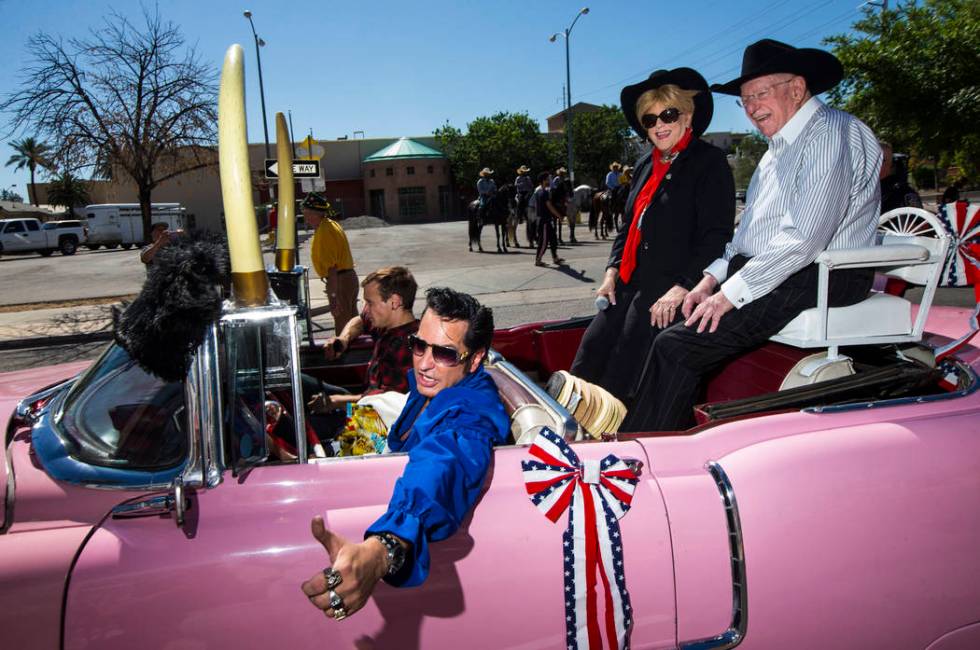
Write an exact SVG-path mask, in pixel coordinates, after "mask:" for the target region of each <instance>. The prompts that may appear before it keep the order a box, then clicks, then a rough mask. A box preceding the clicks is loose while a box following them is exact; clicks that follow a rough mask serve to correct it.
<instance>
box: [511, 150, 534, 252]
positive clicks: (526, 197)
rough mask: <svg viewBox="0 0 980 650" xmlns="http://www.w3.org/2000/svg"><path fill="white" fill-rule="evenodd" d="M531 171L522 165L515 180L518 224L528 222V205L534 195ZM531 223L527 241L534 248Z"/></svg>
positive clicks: (528, 228)
mask: <svg viewBox="0 0 980 650" xmlns="http://www.w3.org/2000/svg"><path fill="white" fill-rule="evenodd" d="M529 171H531V169H530V167H528V166H527V165H521V166H520V167H518V168H517V178H515V179H514V189H515V190H517V221H518V223H521V222H524V221H526V220H527V205H528V203H529V202H530V200H531V195H532V194H534V181H533V180H531V176H530V175H529V174H528V172H529ZM531 230H532V228H531V222H530V221H528V223H527V240H528V244H527V245H528V246H529V247H530V248H534V238H533V237H532V235H531Z"/></svg>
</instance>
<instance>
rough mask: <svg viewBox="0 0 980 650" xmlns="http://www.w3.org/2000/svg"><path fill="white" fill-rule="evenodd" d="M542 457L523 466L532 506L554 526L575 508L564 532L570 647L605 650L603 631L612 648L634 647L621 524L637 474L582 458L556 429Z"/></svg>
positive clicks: (540, 448)
mask: <svg viewBox="0 0 980 650" xmlns="http://www.w3.org/2000/svg"><path fill="white" fill-rule="evenodd" d="M530 454H531V456H533V457H534V458H535V459H537V460H525V461H522V462H521V466H522V467H523V470H524V483H525V486H526V488H527V493H528V494H529V495H530V497H531V502H532V503H533V504H534V505H535V506H536V507H537V508H538V510H540V511H541V512H542V513H544V515H545V516H546V517H547V518H548V519H550V520H551V521H552V522H557V521H558V519H559V518H560V517H561V516H562V514H563V513H564V512H565V511H566V510H569V511H570V514H569V517H568V527H567V528H566V529H565V532H564V534H563V535H562V542H563V549H562V550H563V554H564V571H565V583H564V588H565V591H564V600H565V635H566V645H567V647H568V648H569V650H599V649H600V648H602V638H601V629H602V628H605V636H606V639H607V641H608V645H609V648H611V649H612V650H629V636H630V630H631V628H632V626H633V616H632V614H633V612H632V609H631V607H630V597H629V592H628V591H627V590H626V575H625V571H624V569H625V567H624V565H623V542H622V537H621V535H620V531H619V519H620V518H621V517H622V516H623V515H625V514H626V511H627V510H629V508H630V503H631V502H632V500H633V492H634V490H635V489H636V484H637V482H638V479H637V475H636V472H634V471H633V469H632V468H631V467H630V466H629V465H627V464H626V463H625V462H623V461H622V460H620V459H619V458H617V457H616V456H613V455H612V454H610V455H608V456H606V457H605V458H603V459H602V460H585V461H580V460H579V458H578V456H577V455H576V454H575V452H574V451H572V448H571V447H569V446H568V444H566V443H565V441H564V440H563V439H562V437H561V436H559V435H557V434H556V433H555V432H554V431H552V430H551V429H547V428H545V429H542V430H541V432H540V433H539V434H538V436H537V438H536V439H535V441H534V444H533V445H532V446H531V449H530ZM600 580H601V582H602V586H603V590H604V598H605V618H604V620H602V621H600V620H599V615H598V599H597V594H596V586H597V584H598V581H600Z"/></svg>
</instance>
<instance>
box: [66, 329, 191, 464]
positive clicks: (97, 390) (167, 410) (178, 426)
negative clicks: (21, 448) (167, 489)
mask: <svg viewBox="0 0 980 650" xmlns="http://www.w3.org/2000/svg"><path fill="white" fill-rule="evenodd" d="M57 425H58V429H59V431H60V432H61V433H62V435H64V436H66V437H67V438H68V439H69V441H70V442H71V443H74V444H72V445H71V448H72V451H71V455H72V456H74V457H75V458H76V459H78V460H80V461H82V462H86V463H90V464H93V465H101V466H106V467H115V468H121V469H122V468H124V469H147V470H160V469H166V468H169V467H174V466H176V465H177V464H178V463H180V462H182V461H183V460H184V459H185V457H186V455H187V433H186V428H185V419H184V386H183V384H182V383H168V382H165V381H163V380H162V379H159V378H157V377H155V376H153V375H150V374H148V373H147V372H146V371H145V370H143V369H142V368H140V367H139V365H137V364H136V362H135V361H133V360H132V359H130V357H129V355H128V354H127V353H126V351H125V350H123V349H122V348H121V347H119V346H118V345H111V346H110V347H109V348H108V349H107V350H106V352H105V353H104V354H103V355H102V356H101V357H100V358H99V360H98V361H96V362H95V364H94V365H93V366H92V367H91V368H90V369H89V370H88V371H87V372H86V373H85V374H84V375H82V377H80V378H79V380H78V381H77V382H75V384H74V386H72V388H71V391H70V392H69V393H68V396H67V397H66V399H65V404H64V408H63V413H62V416H61V418H60V421H58V422H57Z"/></svg>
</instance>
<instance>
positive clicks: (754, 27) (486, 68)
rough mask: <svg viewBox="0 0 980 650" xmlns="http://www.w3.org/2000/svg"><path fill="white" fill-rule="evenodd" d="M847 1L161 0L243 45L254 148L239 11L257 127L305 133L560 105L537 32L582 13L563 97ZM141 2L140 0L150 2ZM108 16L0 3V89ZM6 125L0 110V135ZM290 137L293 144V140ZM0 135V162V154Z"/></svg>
mask: <svg viewBox="0 0 980 650" xmlns="http://www.w3.org/2000/svg"><path fill="white" fill-rule="evenodd" d="M859 5H860V2H859V0H806V1H803V0H672V1H664V0H660V1H657V2H652V1H635V2H629V3H626V2H614V1H611V0H599V1H598V2H592V3H585V4H583V3H581V2H568V1H561V0H523V1H510V0H496V1H494V2H487V3H471V2H425V1H419V2H414V3H409V2H404V1H389V0H384V1H371V0H362V1H361V2H350V1H345V2H335V1H332V0H318V1H312V0H286V1H282V0H279V1H276V2H273V1H266V0H248V1H247V2H246V1H242V2H239V1H238V0H232V1H227V0H160V1H159V3H158V6H159V9H160V12H161V14H162V15H163V16H164V17H166V18H168V19H170V20H172V21H173V22H174V23H176V24H177V25H178V26H179V27H180V28H181V29H182V31H183V32H184V35H185V36H186V37H187V40H188V42H189V43H191V44H194V45H196V46H197V48H198V50H199V51H200V53H201V55H202V57H203V58H204V59H205V60H206V61H210V62H213V64H214V65H215V66H216V67H220V64H221V60H222V57H223V55H224V51H225V49H226V48H227V47H228V46H229V45H230V44H232V43H241V44H242V45H243V46H245V47H246V53H247V57H246V75H247V84H248V86H247V98H246V101H247V106H248V111H249V112H248V123H249V139H250V140H251V141H253V142H261V141H262V139H263V135H262V114H261V110H260V105H259V92H258V77H257V74H256V67H255V50H254V41H253V40H252V33H251V30H250V28H249V25H248V21H247V20H246V19H245V18H244V17H243V15H242V11H243V10H245V9H249V10H251V11H252V13H253V17H252V18H253V20H254V22H255V27H256V30H257V31H258V33H259V36H260V37H262V39H263V40H265V41H266V43H267V45H266V46H265V47H263V48H262V72H263V77H264V85H265V97H266V108H267V111H268V115H269V124H270V132H272V134H273V135H272V137H273V138H274V137H275V136H274V127H273V122H272V121H273V115H274V114H275V112H276V111H283V112H285V111H286V110H287V109H289V110H292V113H293V124H294V127H295V130H296V134H297V136H299V137H302V136H303V135H304V134H305V133H308V132H309V129H310V128H312V129H313V132H314V136H315V137H317V138H324V139H327V138H336V137H338V136H343V135H348V136H350V135H352V134H353V132H354V131H364V133H365V135H366V136H367V137H382V136H400V135H409V136H411V135H424V134H429V133H431V132H432V130H433V129H435V128H437V127H439V126H441V125H442V124H444V123H445V122H447V121H448V122H449V123H451V124H453V125H454V126H457V127H459V128H461V129H464V128H465V126H466V124H467V122H469V121H471V120H473V119H474V118H476V117H479V116H481V115H489V114H492V113H495V112H497V111H515V112H518V111H526V112H527V113H529V114H530V115H531V116H532V117H534V118H536V119H538V120H540V121H541V123H542V126H544V119H545V118H546V117H547V116H549V115H552V114H554V113H556V112H558V111H560V110H561V108H562V100H561V97H562V91H563V88H564V84H565V47H564V43H563V42H562V40H561V39H559V40H558V41H557V42H555V43H551V42H549V41H548V37H549V36H550V35H551V34H552V33H553V32H557V31H561V30H563V29H564V28H565V27H567V26H568V25H569V23H570V22H571V21H572V19H573V18H574V17H575V15H576V12H578V10H579V9H581V8H582V7H583V6H588V7H589V8H590V13H589V14H588V15H585V16H582V17H581V18H580V19H579V20H578V23H577V24H576V25H575V27H574V30H573V31H572V36H571V41H570V43H571V71H572V101H573V102H578V101H586V102H591V103H596V104H618V102H619V91H620V89H621V88H622V87H623V86H624V85H626V84H628V83H635V82H636V81H639V80H640V79H643V78H645V77H646V76H647V75H648V74H649V73H650V72H651V71H653V70H655V69H657V68H663V67H666V68H671V67H677V66H682V65H686V66H691V67H694V68H696V69H697V70H699V71H700V72H701V73H702V74H704V76H705V77H706V78H707V79H708V81H709V82H719V81H728V80H729V79H731V78H733V77H736V76H738V72H739V69H740V67H741V59H742V50H743V49H744V48H745V46H746V45H748V44H749V43H752V42H754V41H756V40H758V39H760V38H765V37H770V38H776V39H779V40H783V41H786V42H788V43H791V44H793V45H796V46H801V47H803V46H806V47H820V46H821V45H820V43H821V40H822V39H823V38H824V37H826V36H829V35H832V34H839V33H842V32H847V31H849V30H850V26H851V24H853V23H854V21H855V20H857V19H858V18H859V17H860V15H861V10H860V8H859ZM150 6H151V7H152V4H151V5H150ZM111 9H115V10H117V11H118V12H120V13H122V14H123V15H126V16H129V17H131V18H132V19H133V20H134V21H137V22H138V21H139V20H140V13H141V9H140V4H139V3H138V2H136V1H134V0H114V1H112V2H104V1H102V0H84V1H82V0H37V1H35V2H23V1H22V0H0V15H3V17H4V22H5V24H6V25H7V31H6V38H4V39H2V40H0V60H2V61H3V62H4V65H3V66H2V67H0V93H3V94H6V93H9V92H11V91H13V90H14V89H16V88H18V87H19V86H20V85H21V84H23V83H24V80H23V78H22V74H21V69H22V67H23V66H24V65H25V64H26V63H27V61H29V52H28V51H27V40H28V38H29V36H30V35H31V34H34V33H36V32H38V31H45V32H47V33H49V34H56V35H60V36H61V37H63V38H66V39H67V38H71V37H76V36H84V35H85V33H86V32H87V31H88V30H89V29H90V28H93V27H96V26H98V25H99V24H100V22H101V20H102V17H103V16H104V15H105V14H107V13H108V12H109V11H110V10H111ZM748 128H749V124H748V121H747V120H746V118H745V116H744V114H743V113H742V111H741V109H739V108H738V107H737V106H736V105H735V103H734V101H732V100H731V99H730V98H726V97H722V96H719V95H716V96H715V114H714V119H713V121H712V123H711V127H710V130H712V131H722V130H735V131H745V130H748ZM5 131H6V118H5V116H0V132H5ZM297 139H298V138H297ZM8 140H9V139H4V140H2V142H0V162H6V161H7V159H8V158H9V156H10V155H11V153H12V150H11V148H10V147H9V145H8ZM11 184H16V188H15V189H16V190H17V191H18V192H19V193H20V194H21V195H23V196H25V197H26V196H27V192H26V185H27V174H26V172H21V173H17V174H15V173H14V172H13V170H12V168H9V167H2V168H0V187H4V188H9V187H10V186H11Z"/></svg>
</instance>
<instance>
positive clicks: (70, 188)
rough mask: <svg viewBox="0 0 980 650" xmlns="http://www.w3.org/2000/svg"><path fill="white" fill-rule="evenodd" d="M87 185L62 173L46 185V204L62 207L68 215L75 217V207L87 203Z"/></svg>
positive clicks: (74, 177) (68, 174) (65, 172)
mask: <svg viewBox="0 0 980 650" xmlns="http://www.w3.org/2000/svg"><path fill="white" fill-rule="evenodd" d="M89 200H90V199H89V193H88V184H87V183H86V182H85V181H83V180H82V179H80V178H78V177H77V176H75V175H74V174H72V173H71V172H69V171H64V172H62V173H61V174H59V175H58V176H57V177H55V178H54V179H53V180H52V181H51V183H50V184H48V203H51V204H53V205H64V206H66V207H67V208H68V214H69V215H71V217H72V218H74V217H75V206H84V205H86V204H87V203H88V202H89Z"/></svg>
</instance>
